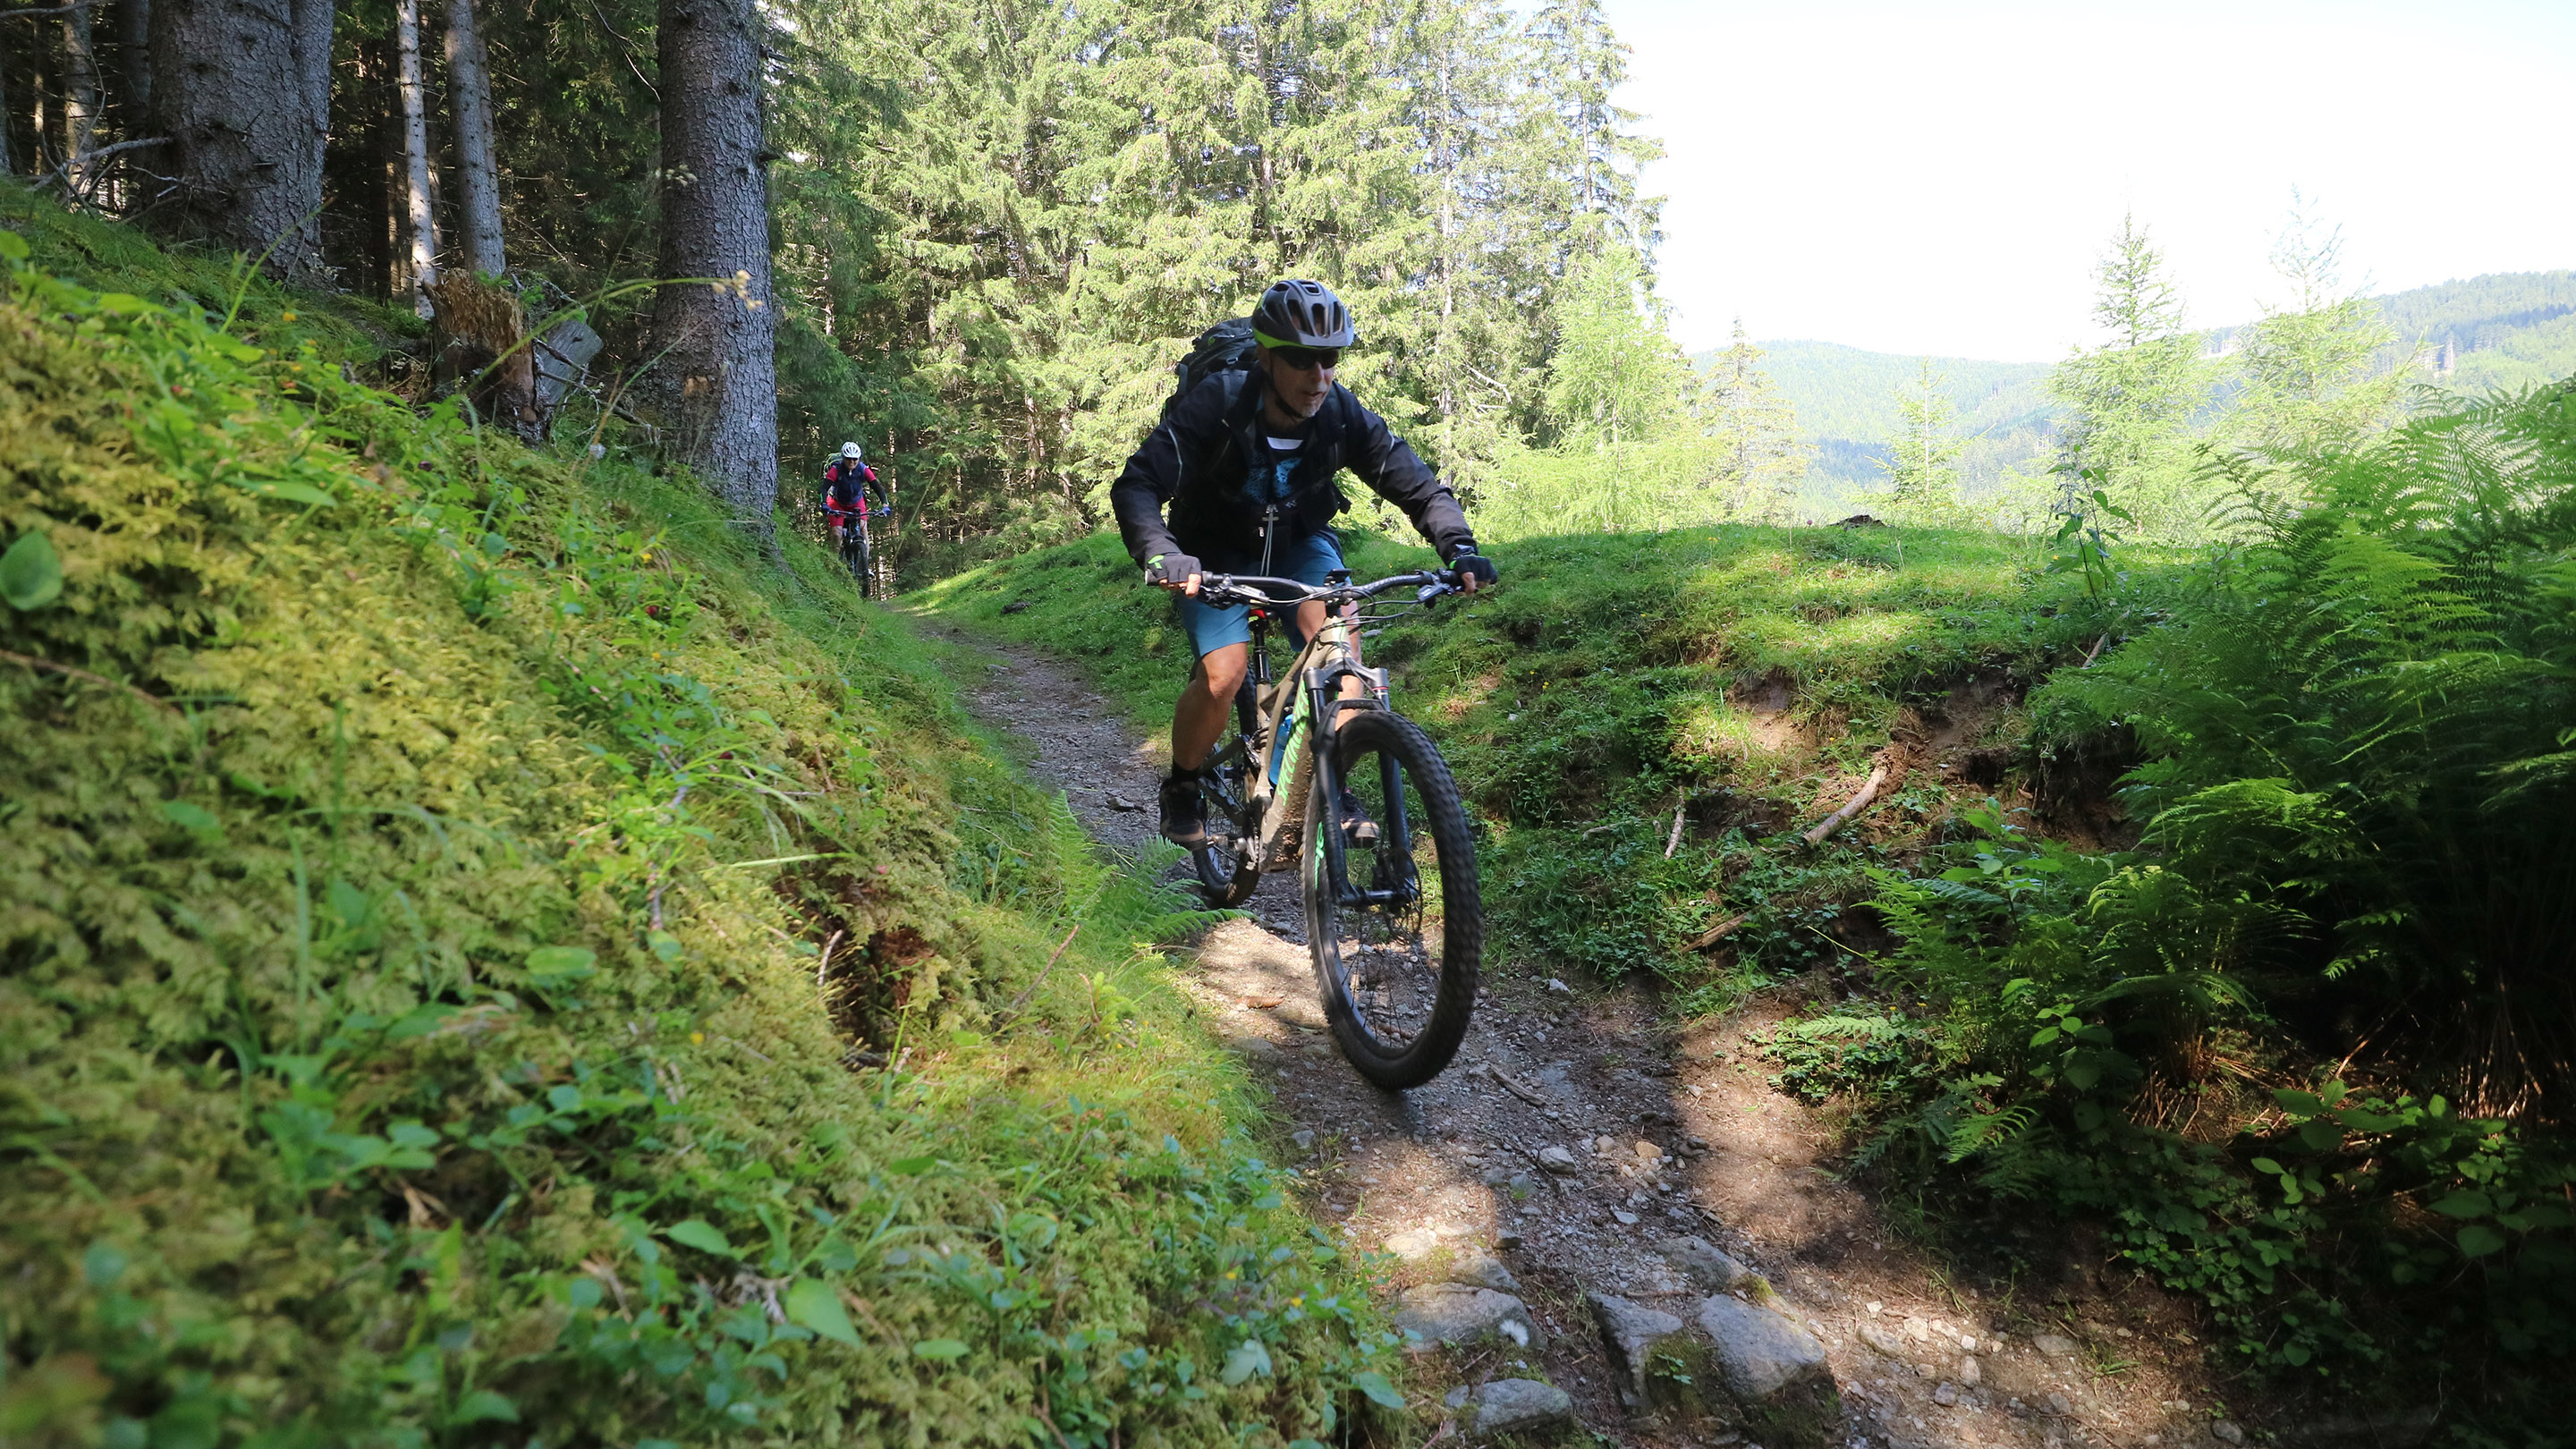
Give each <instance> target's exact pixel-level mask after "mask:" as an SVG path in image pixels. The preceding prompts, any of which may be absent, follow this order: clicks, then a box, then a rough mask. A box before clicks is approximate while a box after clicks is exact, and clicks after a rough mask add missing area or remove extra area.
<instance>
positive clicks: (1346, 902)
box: [1299, 709, 1485, 1089]
mask: <svg viewBox="0 0 2576 1449" xmlns="http://www.w3.org/2000/svg"><path fill="white" fill-rule="evenodd" d="M1330 748H1331V750H1332V753H1333V760H1334V768H1333V769H1332V770H1331V771H1329V772H1327V771H1323V770H1318V771H1316V772H1315V784H1314V787H1313V794H1312V795H1311V796H1310V797H1309V800H1308V804H1307V807H1306V839H1305V844H1304V849H1303V851H1302V855H1303V864H1302V866H1301V867H1300V870H1299V876H1300V879H1301V880H1302V881H1303V883H1304V885H1305V895H1306V940H1307V945H1308V948H1309V950H1310V951H1311V952H1312V953H1313V956H1314V960H1315V976H1316V981H1317V984H1318V985H1319V986H1320V987H1321V988H1322V991H1323V997H1324V1018H1325V1020H1326V1021H1328V1022H1330V1023H1331V1025H1332V1028H1333V1036H1334V1039H1335V1040H1337V1041H1339V1042H1340V1043H1341V1046H1342V1054H1343V1055H1344V1056H1347V1057H1349V1058H1350V1060H1351V1065H1353V1066H1355V1067H1357V1068H1358V1069H1359V1072H1360V1075H1361V1076H1364V1077H1366V1078H1368V1079H1369V1080H1370V1081H1372V1082H1375V1083H1376V1084H1377V1085H1379V1086H1381V1087H1387V1088H1393V1089H1401V1088H1405V1087H1418V1086H1420V1085H1422V1084H1423V1083H1424V1082H1427V1081H1430V1080H1431V1079H1432V1078H1433V1077H1436V1076H1438V1075H1439V1074H1440V1072H1441V1069H1442V1068H1444V1067H1447V1066H1448V1065H1449V1061H1450V1058H1452V1057H1454V1056H1456V1055H1457V1052H1458V1043H1459V1041H1460V1039H1462V1038H1463V1037H1465V1036H1466V1034H1467V1021H1468V1018H1469V1017H1470V1016H1471V1015H1473V1014H1474V1011H1475V1007H1476V972H1477V968H1478V965H1479V964H1480V961H1481V959H1482V957H1483V954H1484V947H1485V916H1484V908H1483V905H1482V902H1481V900H1480V899H1479V897H1478V895H1477V887H1476V850H1475V842H1474V838H1473V836H1472V835H1471V834H1470V832H1469V830H1468V825H1467V811H1466V807H1465V806H1464V805H1462V804H1461V803H1460V802H1459V799H1458V785H1457V782H1456V781H1454V780H1452V779H1451V778H1450V776H1449V766H1448V763H1447V762H1446V761H1444V760H1442V759H1441V758H1440V752H1439V750H1437V749H1436V748H1434V747H1433V746H1432V743H1431V739H1430V737H1429V736H1427V735H1425V734H1423V732H1422V731H1421V729H1420V728H1419V727H1417V726H1416V725H1414V724H1413V723H1412V722H1411V721H1410V720H1407V719H1404V718H1402V717H1401V716H1399V715H1395V714H1392V713H1389V712H1387V711H1384V710H1373V709H1360V710H1350V711H1346V712H1344V714H1343V717H1342V725H1341V728H1340V729H1339V730H1337V731H1336V732H1335V733H1334V736H1333V738H1332V740H1331V742H1330ZM1328 773H1329V774H1330V775H1331V776H1332V777H1333V779H1334V780H1336V781H1338V782H1339V783H1340V785H1341V786H1342V788H1343V790H1344V792H1345V793H1346V794H1347V795H1348V796H1349V797H1350V800H1349V801H1348V802H1341V801H1335V800H1332V799H1329V798H1327V796H1326V789H1327V785H1326V780H1325V777H1326V775H1327V774H1328ZM1346 804H1350V805H1356V807H1357V809H1356V811H1352V810H1350V809H1347V808H1345V806H1346ZM1327 832H1329V834H1328V833H1327Z"/></svg>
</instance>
